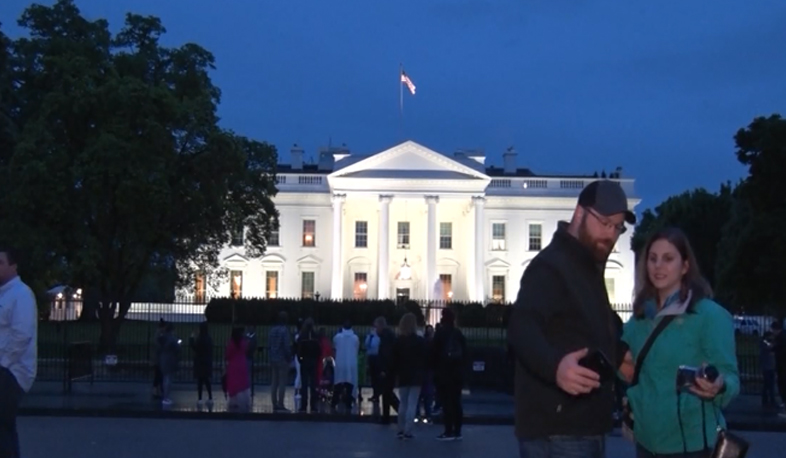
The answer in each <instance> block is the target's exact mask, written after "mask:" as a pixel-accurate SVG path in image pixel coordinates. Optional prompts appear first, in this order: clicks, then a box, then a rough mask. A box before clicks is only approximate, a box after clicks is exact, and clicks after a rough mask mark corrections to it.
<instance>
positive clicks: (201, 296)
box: [194, 272, 205, 304]
mask: <svg viewBox="0 0 786 458" xmlns="http://www.w3.org/2000/svg"><path fill="white" fill-rule="evenodd" d="M194 302H196V303H197V304H203V303H204V302H205V274H203V273H201V272H200V273H197V274H196V279H195V281H194Z"/></svg>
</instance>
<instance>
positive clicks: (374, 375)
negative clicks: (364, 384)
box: [368, 355, 382, 399]
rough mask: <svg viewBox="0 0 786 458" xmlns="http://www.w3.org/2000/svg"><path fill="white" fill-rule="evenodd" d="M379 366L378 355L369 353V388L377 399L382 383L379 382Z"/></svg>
mask: <svg viewBox="0 0 786 458" xmlns="http://www.w3.org/2000/svg"><path fill="white" fill-rule="evenodd" d="M380 372H381V367H380V364H379V355H371V356H369V357H368V375H369V376H370V377H371V389H372V390H373V392H374V394H373V396H374V399H378V398H379V396H380V393H381V392H382V385H381V384H380V379H381V377H380Z"/></svg>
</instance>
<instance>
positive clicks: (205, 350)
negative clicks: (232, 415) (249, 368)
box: [189, 321, 213, 409]
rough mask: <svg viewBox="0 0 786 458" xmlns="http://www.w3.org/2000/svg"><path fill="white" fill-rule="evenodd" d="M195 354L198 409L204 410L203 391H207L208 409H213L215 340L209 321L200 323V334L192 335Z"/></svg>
mask: <svg viewBox="0 0 786 458" xmlns="http://www.w3.org/2000/svg"><path fill="white" fill-rule="evenodd" d="M189 345H190V347H191V352H192V354H193V364H194V378H195V379H196V382H197V396H199V398H198V401H197V409H202V407H203V406H204V402H203V401H202V390H203V389H206V390H207V407H208V409H212V408H213V384H212V378H213V339H212V338H211V337H210V331H209V329H208V325H207V321H203V322H201V323H199V333H198V334H196V333H195V334H192V335H191V339H190V340H189Z"/></svg>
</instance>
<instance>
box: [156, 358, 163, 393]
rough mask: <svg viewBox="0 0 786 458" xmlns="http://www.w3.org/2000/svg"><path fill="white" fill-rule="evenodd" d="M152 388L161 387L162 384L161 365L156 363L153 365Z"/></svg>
mask: <svg viewBox="0 0 786 458" xmlns="http://www.w3.org/2000/svg"><path fill="white" fill-rule="evenodd" d="M153 371H154V373H153V388H158V389H161V385H163V384H164V374H163V373H162V372H161V366H159V365H158V364H156V365H155V366H154V367H153Z"/></svg>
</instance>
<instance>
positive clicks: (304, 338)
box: [295, 331, 322, 364]
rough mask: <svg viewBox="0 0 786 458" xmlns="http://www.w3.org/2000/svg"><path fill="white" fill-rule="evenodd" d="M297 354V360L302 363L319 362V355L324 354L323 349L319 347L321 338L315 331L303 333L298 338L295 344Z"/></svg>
mask: <svg viewBox="0 0 786 458" xmlns="http://www.w3.org/2000/svg"><path fill="white" fill-rule="evenodd" d="M295 352H296V354H297V359H298V361H300V363H301V364H302V363H304V362H308V363H316V362H317V361H319V355H320V354H321V353H322V347H320V346H319V336H318V335H317V333H316V332H314V331H308V332H306V333H301V334H299V335H298V336H297V342H295Z"/></svg>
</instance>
